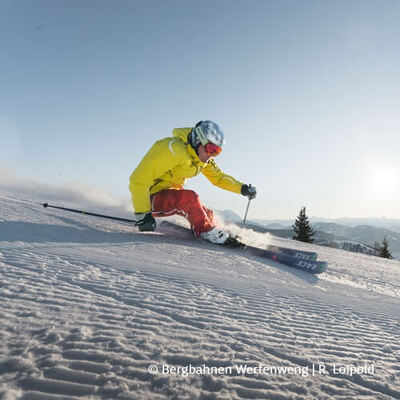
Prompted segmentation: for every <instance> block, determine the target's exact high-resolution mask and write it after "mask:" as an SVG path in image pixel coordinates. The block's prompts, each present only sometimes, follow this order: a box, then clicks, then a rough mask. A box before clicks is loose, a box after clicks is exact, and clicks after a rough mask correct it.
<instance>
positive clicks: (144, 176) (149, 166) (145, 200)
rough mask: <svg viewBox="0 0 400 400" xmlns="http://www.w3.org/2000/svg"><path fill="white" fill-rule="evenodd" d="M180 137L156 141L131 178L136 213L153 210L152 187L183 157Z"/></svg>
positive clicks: (130, 186) (130, 184) (130, 188)
mask: <svg viewBox="0 0 400 400" xmlns="http://www.w3.org/2000/svg"><path fill="white" fill-rule="evenodd" d="M179 142H180V141H179V139H176V138H167V139H162V140H159V141H157V142H156V143H154V145H153V146H152V147H151V148H150V150H149V151H148V152H147V154H146V155H145V156H144V157H143V159H142V161H141V162H140V163H139V165H138V166H137V167H136V169H135V170H134V171H133V173H132V175H131V176H130V178H129V190H130V191H131V194H132V203H133V208H134V209H135V212H136V213H147V212H149V211H151V202H150V188H151V187H152V186H153V185H154V184H155V183H157V181H158V179H159V178H160V177H161V176H163V175H164V174H165V173H166V172H167V171H169V170H170V169H172V168H174V167H175V166H176V165H178V164H179V163H180V161H181V158H182V147H181V145H180V143H179Z"/></svg>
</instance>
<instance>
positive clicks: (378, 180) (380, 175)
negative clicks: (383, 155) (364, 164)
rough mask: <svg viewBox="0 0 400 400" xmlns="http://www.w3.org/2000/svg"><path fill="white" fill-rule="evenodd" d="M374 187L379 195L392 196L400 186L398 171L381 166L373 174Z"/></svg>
mask: <svg viewBox="0 0 400 400" xmlns="http://www.w3.org/2000/svg"><path fill="white" fill-rule="evenodd" d="M371 180H372V185H373V188H374V190H375V191H377V192H379V193H386V194H390V193H392V192H394V191H395V190H396V188H398V186H399V176H398V171H397V170H396V169H395V168H393V167H391V166H381V167H379V168H377V169H376V170H375V171H374V172H373V174H372V179H371Z"/></svg>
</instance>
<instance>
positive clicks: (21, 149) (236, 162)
mask: <svg viewBox="0 0 400 400" xmlns="http://www.w3.org/2000/svg"><path fill="white" fill-rule="evenodd" d="M399 20H400V1H397V0H379V1H378V0H376V1H370V0H346V1H343V0H336V1H312V0H279V1H278V0H271V1H268V0H243V1H242V0H212V1H208V0H196V1H194V0H146V1H144V0H143V1H136V0H129V1H127V0H118V1H115V0H108V1H104V0H56V1H54V0H35V1H31V0H0V140H1V144H0V169H1V174H0V177H1V176H3V177H4V176H8V179H11V178H10V177H15V179H26V180H30V181H32V182H37V183H38V185H42V184H45V185H53V186H54V187H55V188H60V187H68V185H75V186H74V187H76V185H80V186H79V187H82V190H85V189H84V188H85V187H87V188H88V190H89V189H93V188H96V189H97V190H100V191H104V193H106V194H107V195H109V196H114V197H115V198H117V199H123V200H124V201H125V200H127V199H129V198H130V193H129V189H128V183H129V182H128V180H129V176H130V174H131V172H132V171H133V170H134V169H135V167H136V166H137V164H138V163H139V162H140V160H141V158H142V157H143V155H144V154H145V153H146V151H147V150H148V149H149V148H150V146H151V145H152V144H153V143H154V142H155V141H156V140H158V139H161V138H163V137H167V136H170V135H171V133H172V130H173V128H175V127H187V126H194V124H195V123H196V122H197V121H199V120H202V119H210V120H213V121H215V122H217V123H218V124H219V125H220V126H221V128H222V129H223V131H224V132H225V136H226V145H225V146H224V150H223V152H222V153H221V155H220V156H218V157H217V159H216V162H217V164H218V165H219V166H220V167H221V169H222V170H223V171H224V172H226V173H228V174H230V175H232V176H234V177H235V178H236V179H238V180H240V181H241V182H244V183H248V184H253V185H255V186H256V187H257V190H258V196H257V198H256V199H255V200H253V201H252V202H251V205H250V208H249V218H261V219H277V218H294V217H295V216H296V215H297V214H298V212H299V210H300V208H301V207H302V206H305V207H307V213H308V214H309V215H311V216H320V217H327V218H338V217H382V216H385V217H387V218H400V206H399V204H400V185H399V180H400V157H399V153H400V151H399V149H400V135H399V132H400V113H399V109H400V96H399V93H400V74H399V71H400V51H399V41H398V38H399V37H400V24H399V23H398V21H399ZM0 183H1V182H0ZM187 188H189V189H193V190H196V191H197V192H198V193H199V194H200V196H201V198H202V200H203V202H204V203H205V204H206V205H207V206H209V207H211V208H216V209H231V210H233V211H235V212H237V213H238V214H239V215H242V216H243V215H244V212H245V209H246V206H247V199H246V198H245V197H243V196H240V195H236V194H234V193H231V192H227V191H223V190H220V189H219V188H217V187H215V186H212V185H211V184H210V183H209V182H208V181H207V179H206V178H205V177H204V176H202V175H199V176H198V177H196V178H194V179H191V180H189V181H188V184H187ZM44 200H46V199H44ZM132 212H133V210H132Z"/></svg>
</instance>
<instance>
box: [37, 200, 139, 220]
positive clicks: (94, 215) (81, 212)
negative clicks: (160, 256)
mask: <svg viewBox="0 0 400 400" xmlns="http://www.w3.org/2000/svg"><path fill="white" fill-rule="evenodd" d="M41 204H42V203H41ZM42 206H43V207H44V208H57V209H58V210H64V211H70V212H74V213H77V214H82V215H90V216H93V217H100V218H106V219H112V220H114V221H122V222H134V223H136V221H135V220H134V219H128V218H120V217H113V216H111V215H104V214H96V213H92V212H88V211H83V210H76V209H75V208H66V207H60V206H53V205H51V204H48V203H43V204H42Z"/></svg>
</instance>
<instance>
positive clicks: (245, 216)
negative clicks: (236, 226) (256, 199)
mask: <svg viewBox="0 0 400 400" xmlns="http://www.w3.org/2000/svg"><path fill="white" fill-rule="evenodd" d="M250 201H251V199H249V201H248V203H247V208H246V213H245V214H244V218H243V224H245V223H246V218H247V213H248V212H249V207H250Z"/></svg>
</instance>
